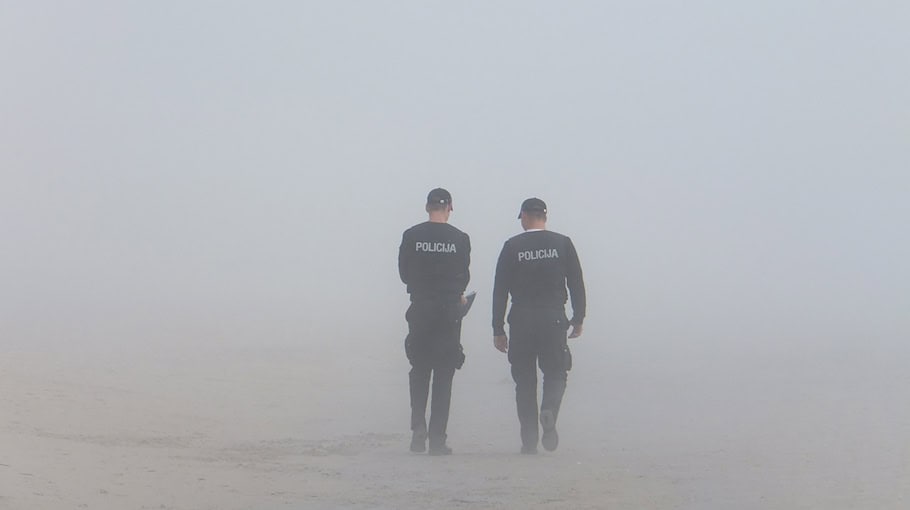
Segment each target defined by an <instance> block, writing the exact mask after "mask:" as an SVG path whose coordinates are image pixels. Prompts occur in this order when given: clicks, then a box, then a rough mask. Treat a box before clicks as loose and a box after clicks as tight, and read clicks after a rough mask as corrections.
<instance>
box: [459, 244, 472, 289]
mask: <svg viewBox="0 0 910 510" xmlns="http://www.w3.org/2000/svg"><path fill="white" fill-rule="evenodd" d="M464 245H465V249H464V261H463V262H462V264H463V266H462V267H463V268H464V272H463V273H462V280H463V281H462V283H463V284H464V285H462V287H461V292H462V294H464V291H465V289H467V288H468V282H470V281H471V238H470V237H469V236H468V234H465V235H464Z"/></svg>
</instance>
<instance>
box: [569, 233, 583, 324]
mask: <svg viewBox="0 0 910 510" xmlns="http://www.w3.org/2000/svg"><path fill="white" fill-rule="evenodd" d="M566 255H567V265H566V285H567V286H568V287H569V295H570V296H571V297H572V320H571V321H569V323H570V324H571V325H572V326H573V327H574V329H573V331H572V334H573V335H574V336H573V338H574V337H577V336H579V335H581V325H582V323H583V322H584V320H585V308H586V306H587V302H586V296H585V280H584V276H583V275H582V271H581V262H580V261H579V260H578V252H576V251H575V245H574V244H572V240H571V239H569V238H568V237H567V238H566Z"/></svg>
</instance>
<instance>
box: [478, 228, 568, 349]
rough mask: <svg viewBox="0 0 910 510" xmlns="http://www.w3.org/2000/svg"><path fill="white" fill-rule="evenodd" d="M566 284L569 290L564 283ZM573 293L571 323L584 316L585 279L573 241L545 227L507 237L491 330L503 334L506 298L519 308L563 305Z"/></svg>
mask: <svg viewBox="0 0 910 510" xmlns="http://www.w3.org/2000/svg"><path fill="white" fill-rule="evenodd" d="M567 286H568V293H567V291H566V287H567ZM569 293H571V296H572V311H573V317H572V320H571V321H569V323H570V324H572V325H580V324H581V323H582V322H583V321H584V318H585V283H584V278H583V277H582V273H581V264H580V263H579V261H578V253H576V251H575V245H573V244H572V240H571V239H569V238H568V237H566V236H564V235H562V234H558V233H556V232H551V231H548V230H531V231H527V232H524V233H522V234H518V235H517V236H515V237H512V238H511V239H509V240H508V241H506V243H505V245H503V247H502V252H500V254H499V261H498V262H497V263H496V278H495V282H494V286H493V334H494V335H504V334H505V328H504V325H505V320H504V319H505V313H506V304H507V303H506V302H507V301H508V297H509V294H511V295H512V306H513V307H521V308H549V309H563V310H564V309H565V304H566V301H567V300H568V297H569Z"/></svg>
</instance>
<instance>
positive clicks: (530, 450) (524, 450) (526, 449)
mask: <svg viewBox="0 0 910 510" xmlns="http://www.w3.org/2000/svg"><path fill="white" fill-rule="evenodd" d="M521 454H522V455H537V447H536V446H522V447H521Z"/></svg>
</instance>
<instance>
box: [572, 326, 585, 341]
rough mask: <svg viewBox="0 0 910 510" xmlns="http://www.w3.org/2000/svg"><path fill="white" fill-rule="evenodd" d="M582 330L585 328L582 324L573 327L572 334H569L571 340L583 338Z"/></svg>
mask: <svg viewBox="0 0 910 510" xmlns="http://www.w3.org/2000/svg"><path fill="white" fill-rule="evenodd" d="M582 329H583V328H582V327H581V324H577V325H575V326H572V332H571V333H569V338H578V337H580V336H581V332H582Z"/></svg>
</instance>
